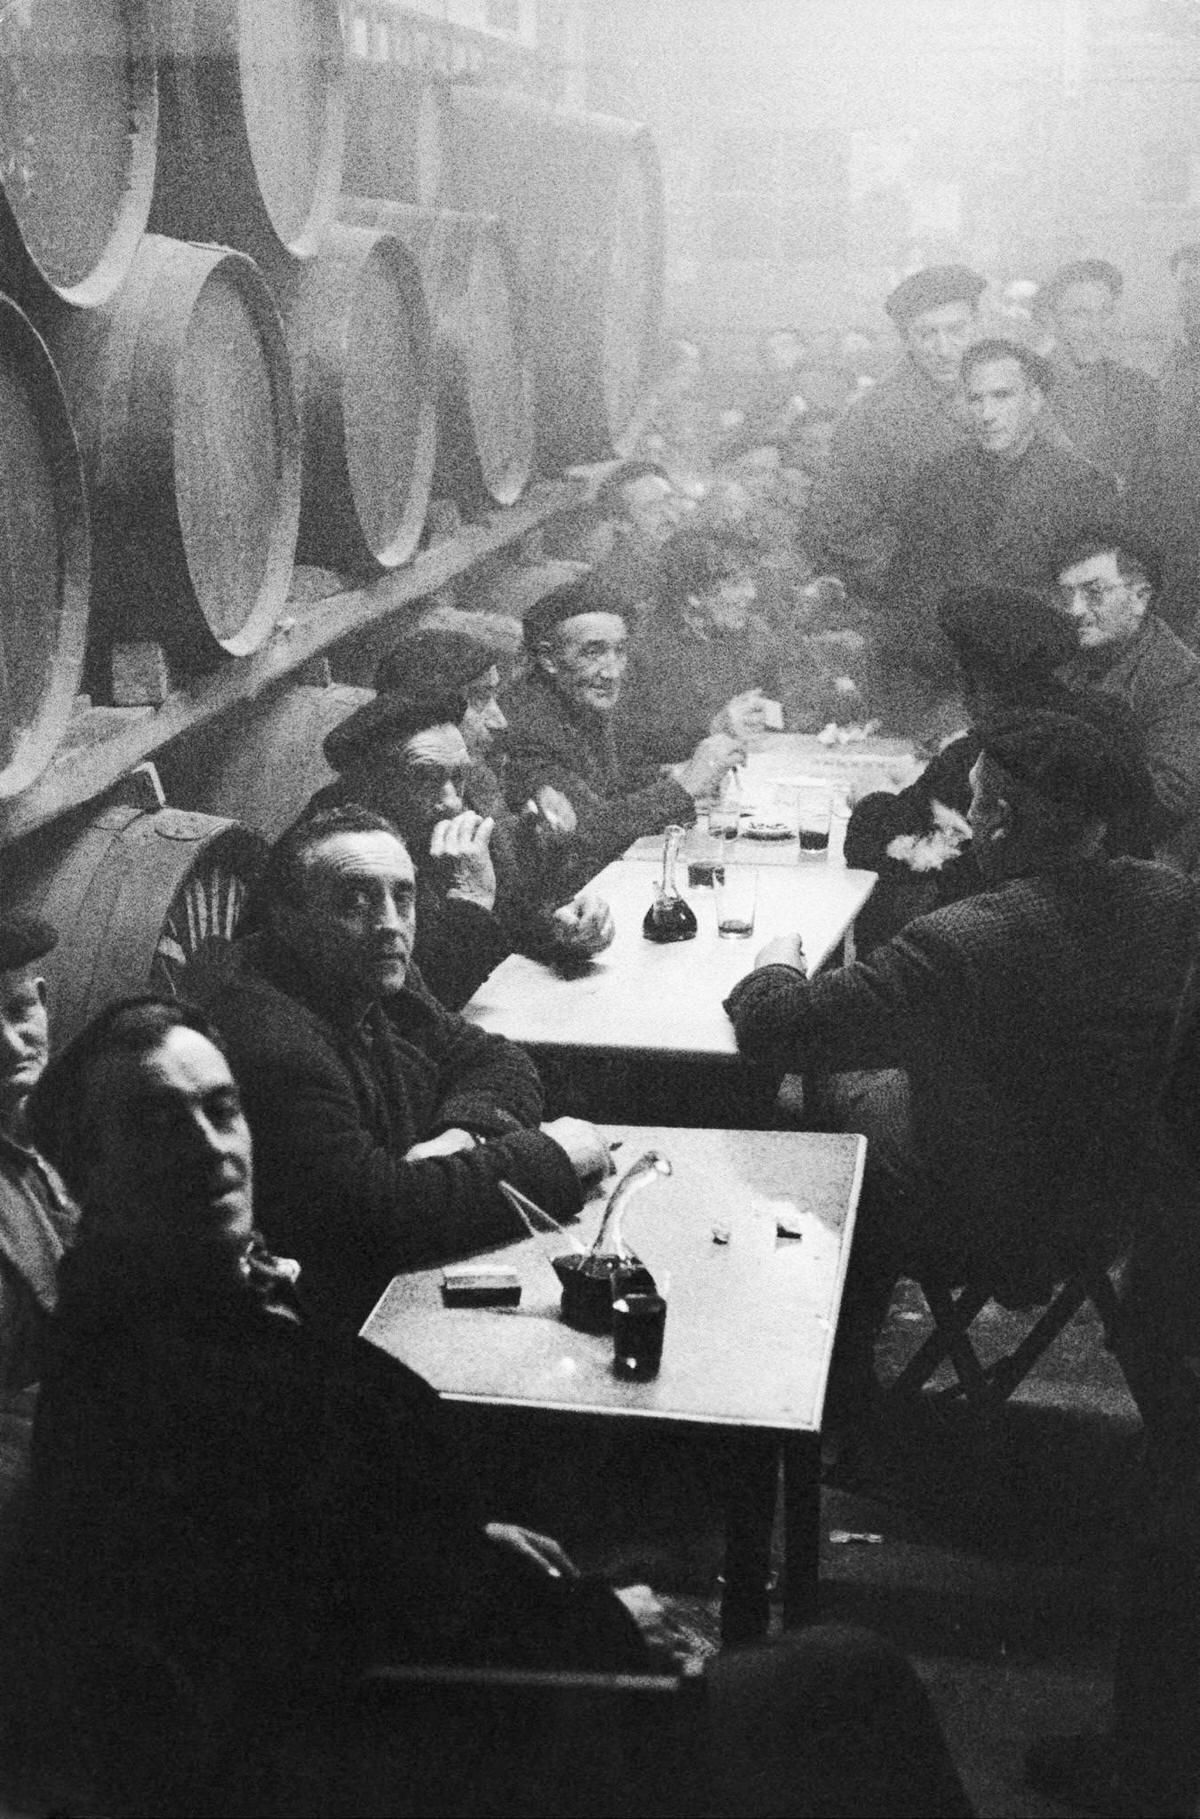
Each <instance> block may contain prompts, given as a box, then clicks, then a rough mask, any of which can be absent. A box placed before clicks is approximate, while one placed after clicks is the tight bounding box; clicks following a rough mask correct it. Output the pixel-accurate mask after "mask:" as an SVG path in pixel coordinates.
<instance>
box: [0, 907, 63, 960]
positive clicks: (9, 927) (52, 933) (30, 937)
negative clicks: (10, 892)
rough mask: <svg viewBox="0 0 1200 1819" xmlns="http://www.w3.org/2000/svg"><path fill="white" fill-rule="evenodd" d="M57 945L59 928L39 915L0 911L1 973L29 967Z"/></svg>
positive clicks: (16, 911) (17, 911)
mask: <svg viewBox="0 0 1200 1819" xmlns="http://www.w3.org/2000/svg"><path fill="white" fill-rule="evenodd" d="M57 945H58V930H57V929H56V928H54V927H53V926H52V925H51V924H50V923H49V922H43V920H42V918H41V917H40V916H27V915H24V914H22V913H21V912H20V911H19V910H7V911H3V912H0V973H7V972H11V971H12V970H13V968H14V967H18V966H31V965H32V964H33V962H34V961H35V960H40V959H41V958H42V957H43V955H45V954H48V953H50V951H51V949H52V948H55V947H57Z"/></svg>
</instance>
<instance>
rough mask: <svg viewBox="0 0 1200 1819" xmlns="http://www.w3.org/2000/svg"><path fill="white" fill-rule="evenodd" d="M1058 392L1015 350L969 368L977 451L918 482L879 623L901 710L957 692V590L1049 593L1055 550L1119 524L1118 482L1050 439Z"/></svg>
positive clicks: (879, 650) (1033, 360)
mask: <svg viewBox="0 0 1200 1819" xmlns="http://www.w3.org/2000/svg"><path fill="white" fill-rule="evenodd" d="M1052 383H1053V375H1052V373H1051V371H1050V369H1049V368H1048V366H1047V365H1046V362H1045V361H1043V360H1041V359H1039V358H1038V356H1037V355H1036V354H1033V353H1030V351H1029V350H1028V348H1025V347H1022V346H1020V345H1019V344H1018V343H1017V342H1015V341H1005V340H1001V339H995V340H989V341H979V342H977V343H976V344H975V346H974V347H973V348H971V350H970V352H969V353H968V354H967V355H966V356H965V358H964V360H963V384H964V387H965V390H966V396H967V408H968V410H969V412H970V416H971V422H972V428H973V432H974V442H973V446H970V447H967V448H963V449H959V450H956V451H955V452H954V453H953V454H950V455H948V456H946V457H945V458H944V459H943V460H940V461H936V462H934V463H932V464H931V465H930V466H929V467H927V468H926V469H925V470H924V471H923V472H922V473H921V474H920V475H919V476H918V477H917V478H916V479H915V480H914V482H913V484H912V486H911V488H910V490H909V492H908V494H907V496H906V498H905V500H904V501H903V504H902V507H901V510H900V515H899V527H898V528H899V543H898V546H897V549H896V553H895V556H894V558H893V561H892V563H891V566H890V568H889V571H888V577H887V584H886V587H885V589H884V592H883V601H882V605H881V609H880V611H879V614H878V618H877V627H876V633H875V649H876V655H877V658H878V661H879V666H880V675H881V682H888V681H890V684H891V686H892V688H893V690H894V692H895V695H896V699H897V700H898V701H907V700H908V698H909V695H910V694H911V696H912V698H913V699H914V700H917V701H919V700H920V699H921V697H922V696H924V698H925V699H926V700H928V701H935V700H937V699H938V698H945V697H952V696H953V694H954V691H955V685H956V672H955V665H954V656H953V652H952V650H951V648H950V645H949V643H948V642H947V640H946V638H945V636H944V635H943V633H942V631H941V629H940V627H939V626H938V622H937V607H938V603H939V601H940V600H941V599H942V597H943V596H944V594H945V593H946V592H947V590H948V589H950V588H953V587H968V586H971V585H974V584H977V583H988V584H991V585H998V586H1004V587H1032V588H1040V589H1045V588H1046V577H1047V574H1048V572H1049V564H1050V562H1051V560H1052V557H1053V552H1054V551H1055V550H1056V549H1058V548H1059V547H1060V545H1061V544H1062V543H1063V542H1066V541H1068V540H1069V539H1070V538H1071V537H1072V536H1073V535H1078V534H1079V533H1080V532H1081V531H1082V530H1083V529H1084V528H1085V527H1086V526H1088V525H1091V524H1096V523H1100V522H1104V521H1105V519H1111V518H1112V517H1113V515H1114V514H1115V511H1116V506H1117V489H1116V484H1115V482H1114V481H1113V480H1111V479H1110V478H1109V477H1108V476H1106V475H1105V474H1103V473H1101V472H1100V470H1099V469H1098V468H1094V467H1092V466H1091V465H1090V464H1089V463H1087V462H1085V461H1084V460H1083V459H1082V458H1081V457H1080V456H1078V455H1076V454H1074V453H1073V452H1072V451H1071V450H1070V449H1069V448H1066V447H1064V446H1062V444H1061V442H1059V441H1056V440H1053V439H1052V438H1051V436H1050V435H1048V434H1046V433H1045V420H1044V413H1045V409H1046V399H1047V396H1048V395H1049V392H1050V388H1051V385H1052Z"/></svg>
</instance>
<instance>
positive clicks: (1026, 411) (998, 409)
mask: <svg viewBox="0 0 1200 1819" xmlns="http://www.w3.org/2000/svg"><path fill="white" fill-rule="evenodd" d="M966 386H967V408H968V410H969V411H970V414H971V422H972V424H973V426H974V429H975V434H976V436H977V438H978V440H979V445H980V447H981V448H982V449H984V450H985V451H986V453H987V454H989V455H999V456H1001V457H1002V458H1003V459H1004V460H1006V461H1016V460H1017V459H1018V458H1019V457H1020V456H1021V455H1023V454H1024V453H1025V450H1026V449H1027V448H1028V447H1029V444H1030V443H1031V442H1032V440H1033V434H1034V430H1035V428H1036V425H1037V419H1038V417H1039V416H1040V415H1041V410H1042V393H1041V389H1040V387H1039V386H1036V385H1034V383H1033V381H1032V380H1031V379H1030V378H1029V377H1028V375H1027V374H1026V372H1025V369H1024V367H1023V366H1022V365H1021V362H1020V361H1019V360H1014V359H1013V358H1012V356H1011V355H1005V356H1004V357H1003V358H1002V359H999V360H981V361H980V362H979V363H978V365H976V366H973V367H972V368H971V369H970V372H969V373H968V375H967V381H966Z"/></svg>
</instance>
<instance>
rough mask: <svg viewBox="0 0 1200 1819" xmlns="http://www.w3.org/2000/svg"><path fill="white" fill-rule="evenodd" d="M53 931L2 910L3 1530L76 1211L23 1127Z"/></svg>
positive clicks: (18, 1479) (44, 1033)
mask: <svg viewBox="0 0 1200 1819" xmlns="http://www.w3.org/2000/svg"><path fill="white" fill-rule="evenodd" d="M57 940H58V936H57V934H56V932H55V930H54V929H52V928H51V926H50V924H49V923H48V922H43V921H41V920H40V919H39V918H38V917H35V916H25V915H19V914H16V913H13V912H9V913H7V914H3V915H0V1535H2V1534H3V1530H4V1526H5V1522H6V1518H7V1517H8V1515H9V1512H10V1510H11V1507H12V1501H13V1499H14V1497H15V1496H16V1495H17V1492H18V1491H19V1489H20V1486H21V1484H22V1482H23V1480H24V1476H25V1471H26V1467H27V1462H28V1455H29V1440H30V1434H31V1431H32V1423H33V1410H34V1402H35V1400H36V1384H37V1379H38V1376H39V1373H40V1368H41V1364H40V1350H41V1340H42V1336H43V1331H44V1328H45V1326H46V1323H47V1321H48V1318H49V1316H50V1314H51V1313H53V1311H54V1306H55V1301H56V1299H57V1293H58V1265H59V1261H60V1260H61V1258H62V1255H63V1252H64V1249H65V1248H66V1246H67V1245H68V1244H69V1243H70V1241H71V1238H72V1236H73V1234H74V1230H75V1221H76V1217H77V1214H76V1209H75V1207H74V1205H73V1203H72V1201H71V1199H70V1197H69V1196H68V1194H67V1191H66V1189H65V1188H64V1187H63V1184H62V1182H61V1181H60V1180H59V1178H58V1176H57V1174H56V1173H55V1172H54V1170H53V1169H52V1168H51V1167H50V1165H49V1163H47V1162H46V1161H45V1159H44V1158H43V1157H42V1156H39V1155H38V1153H37V1151H36V1150H35V1149H33V1148H31V1147H30V1144H29V1139H28V1134H27V1132H26V1128H25V1108H26V1103H27V1101H28V1099H29V1095H30V1093H31V1092H32V1091H33V1089H34V1087H35V1086H36V1085H37V1082H38V1080H39V1079H40V1078H41V1074H42V1070H43V1069H44V1067H45V1065H46V1062H47V1060H48V1059H49V1053H50V1032H49V1024H48V1021H47V1017H46V981H45V979H44V978H43V976H42V966H41V962H42V961H43V960H44V959H45V957H46V955H47V954H48V953H50V952H51V950H52V949H53V947H54V945H55V943H56V941H57Z"/></svg>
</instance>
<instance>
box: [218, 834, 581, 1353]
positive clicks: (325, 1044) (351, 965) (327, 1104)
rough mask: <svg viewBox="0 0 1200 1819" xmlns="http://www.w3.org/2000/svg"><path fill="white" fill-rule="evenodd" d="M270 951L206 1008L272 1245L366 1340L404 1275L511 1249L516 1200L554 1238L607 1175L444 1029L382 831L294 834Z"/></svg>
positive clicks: (513, 1077) (537, 1091)
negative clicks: (525, 1201) (222, 1049)
mask: <svg viewBox="0 0 1200 1819" xmlns="http://www.w3.org/2000/svg"><path fill="white" fill-rule="evenodd" d="M259 888H260V896H259V922H260V924H261V926H260V930H259V932H258V933H256V934H254V935H252V936H250V937H248V938H247V939H246V940H244V941H242V942H240V943H238V944H237V945H236V947H235V949H234V951H233V958H232V962H231V969H230V971H229V973H228V974H227V975H225V976H223V977H222V978H221V979H220V980H218V981H217V982H216V984H215V986H214V987H213V989H212V990H211V991H210V992H209V994H208V1004H209V1009H210V1012H211V1015H212V1018H213V1021H214V1022H215V1023H216V1024H217V1026H218V1028H219V1029H220V1030H221V1031H222V1032H223V1034H224V1036H225V1039H226V1041H227V1043H228V1046H229V1051H230V1055H231V1057H232V1058H233V1061H234V1065H235V1067H236V1069H237V1072H238V1076H239V1078H240V1079H241V1080H242V1081H243V1082H244V1084H245V1096H246V1109H247V1115H248V1117H249V1120H250V1128H251V1130H252V1131H253V1132H254V1137H255V1142H256V1144H257V1146H258V1153H259V1160H260V1191H259V1203H258V1210H259V1216H260V1220H261V1223H262V1228H263V1231H264V1232H265V1234H266V1236H267V1238H268V1241H269V1242H270V1243H271V1244H273V1245H275V1246H276V1247H277V1248H278V1249H281V1250H284V1251H286V1252H287V1253H288V1254H289V1255H293V1256H296V1257H298V1258H299V1259H300V1261H301V1263H302V1264H303V1265H304V1267H305V1270H306V1272H307V1277H308V1282H309V1287H310V1290H311V1292H312V1293H313V1294H314V1296H317V1297H319V1299H320V1300H321V1301H322V1303H323V1304H324V1306H325V1308H326V1309H327V1310H328V1311H330V1312H331V1313H333V1314H335V1315H336V1316H337V1317H338V1318H340V1319H343V1320H345V1321H347V1322H350V1323H352V1324H353V1325H354V1326H356V1327H357V1326H358V1325H360V1324H361V1322H362V1321H363V1320H364V1319H365V1318H366V1316H367V1314H368V1313H369V1312H370V1311H371V1308H372V1306H373V1305H374V1303H375V1301H376V1300H377V1299H378V1297H379V1295H380V1294H382V1292H383V1290H384V1289H385V1288H386V1286H387V1284H388V1282H389V1281H390V1279H391V1277H392V1276H393V1275H394V1274H395V1273H396V1271H397V1270H401V1269H405V1268H410V1267H412V1266H413V1265H416V1264H419V1263H425V1262H430V1261H433V1260H434V1259H436V1258H437V1257H439V1256H452V1255H455V1254H458V1255H461V1254H462V1253H463V1252H466V1251H470V1250H475V1249H480V1248H482V1247H485V1246H487V1245H489V1244H499V1243H502V1242H503V1241H504V1240H505V1239H506V1238H510V1237H513V1236H515V1235H516V1219H515V1215H514V1214H513V1213H512V1211H511V1209H510V1208H509V1207H508V1205H507V1204H506V1202H505V1201H504V1199H503V1197H502V1196H501V1194H500V1193H499V1191H498V1187H497V1183H498V1182H499V1181H501V1180H508V1181H511V1182H512V1183H513V1184H514V1185H515V1186H517V1187H519V1188H521V1189H522V1191H523V1192H525V1193H526V1194H528V1195H529V1196H530V1198H531V1199H533V1200H536V1201H537V1202H538V1204H539V1205H540V1206H543V1207H545V1209H546V1210H547V1212H549V1213H550V1214H551V1215H552V1216H554V1217H555V1218H558V1219H562V1218H564V1217H566V1218H570V1217H571V1216H572V1215H573V1214H574V1213H576V1212H577V1211H578V1210H579V1207H580V1205H581V1203H582V1198H583V1194H582V1188H581V1185H580V1183H581V1181H582V1180H583V1179H586V1178H588V1177H595V1176H598V1175H600V1174H602V1173H603V1172H604V1171H605V1169H606V1168H607V1166H608V1152H607V1146H606V1145H605V1144H604V1142H603V1140H602V1139H601V1137H600V1134H599V1133H598V1132H597V1131H595V1130H594V1129H593V1128H592V1126H591V1125H587V1124H584V1123H582V1122H581V1121H580V1120H578V1119H572V1118H559V1119H556V1120H554V1121H553V1122H552V1123H551V1124H548V1125H546V1126H545V1127H544V1128H543V1129H540V1130H539V1128H538V1120H539V1119H540V1117H541V1114H542V1090H541V1084H540V1082H539V1080H538V1077H537V1074H536V1072H535V1070H534V1067H533V1064H532V1062H531V1061H530V1060H529V1058H528V1056H526V1055H525V1054H524V1052H523V1051H522V1050H521V1049H519V1048H517V1047H515V1046H514V1045H513V1044H512V1043H510V1042H505V1041H504V1040H502V1039H501V1038H498V1037H492V1036H485V1035H484V1034H483V1033H482V1032H481V1031H479V1030H476V1029H474V1028H473V1027H472V1026H471V1025H470V1024H468V1023H466V1022H464V1021H463V1019H462V1018H461V1017H458V1016H456V1015H455V1014H454V1013H453V1012H450V1011H448V1010H446V1009H445V1008H444V1007H443V1006H442V1005H441V1004H439V1003H438V1001H437V1000H436V999H435V998H433V997H432V995H431V994H430V993H429V992H428V991H427V990H426V989H425V987H424V985H423V984H422V982H421V978H420V975H419V973H418V972H417V969H416V968H415V967H414V966H413V965H412V951H413V941H414V922H415V912H414V900H415V881H414V877H413V867H412V862H411V860H410V859H409V856H408V853H407V852H406V851H405V848H404V845H403V843H402V841H401V840H400V838H399V835H398V834H397V833H396V831H395V829H394V827H393V826H392V825H391V823H390V822H388V821H387V820H386V818H385V817H383V816H381V815H376V814H372V813H370V812H368V811H366V810H363V809H359V808H354V807H347V808H343V809H329V810H326V811H323V812H321V813H319V814H317V815H314V816H313V817H311V818H310V819H308V820H307V821H302V822H300V823H298V824H297V826H296V827H294V828H292V829H289V831H288V832H287V833H286V834H285V835H284V836H283V838H282V839H281V840H280V841H279V842H278V843H277V844H276V846H275V848H274V849H273V851H272V855H271V858H270V860H269V861H268V865H267V868H266V871H265V873H264V875H263V878H262V879H261V880H260V887H259Z"/></svg>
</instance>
